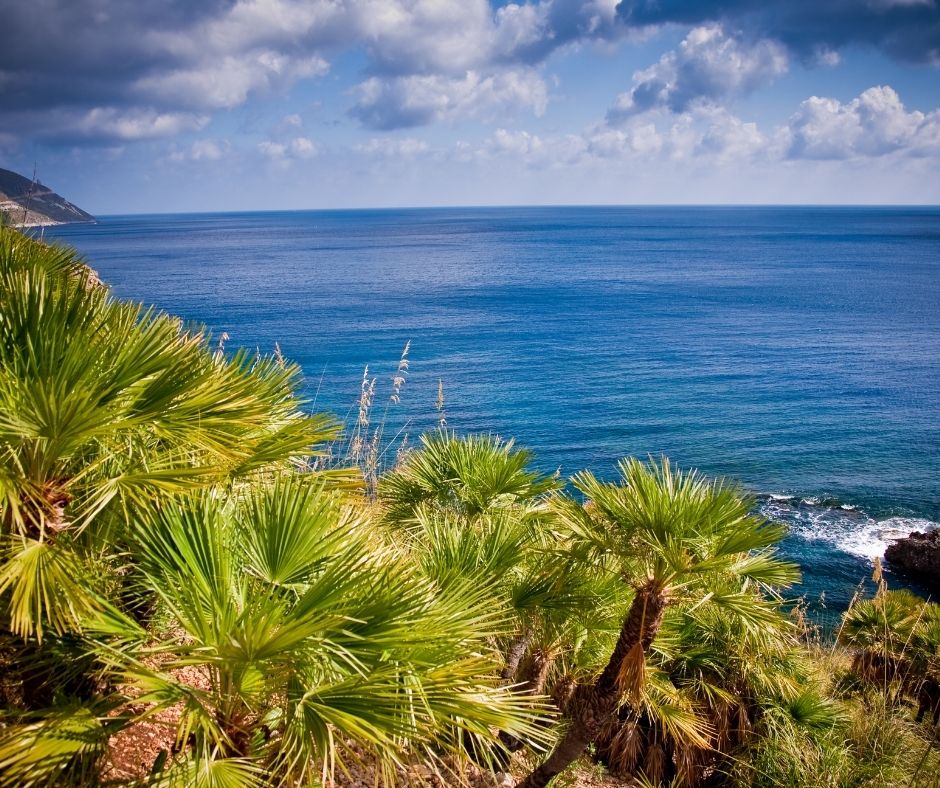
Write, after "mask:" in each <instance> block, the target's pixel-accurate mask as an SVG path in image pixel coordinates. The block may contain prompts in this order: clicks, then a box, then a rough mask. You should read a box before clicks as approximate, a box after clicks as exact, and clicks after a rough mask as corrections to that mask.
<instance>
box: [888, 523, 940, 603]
mask: <svg viewBox="0 0 940 788" xmlns="http://www.w3.org/2000/svg"><path fill="white" fill-rule="evenodd" d="M885 561H886V562H887V563H888V564H889V565H890V566H891V568H892V569H894V570H896V571H897V572H900V573H901V574H905V575H908V576H910V577H911V578H913V579H915V580H917V581H919V582H920V583H923V584H924V585H926V586H928V587H929V588H932V589H937V590H940V530H936V531H929V532H927V533H924V532H922V531H914V532H913V533H911V534H910V535H909V536H906V537H904V538H903V539H898V540H896V541H895V542H894V544H891V545H889V546H888V547H887V549H886V550H885Z"/></svg>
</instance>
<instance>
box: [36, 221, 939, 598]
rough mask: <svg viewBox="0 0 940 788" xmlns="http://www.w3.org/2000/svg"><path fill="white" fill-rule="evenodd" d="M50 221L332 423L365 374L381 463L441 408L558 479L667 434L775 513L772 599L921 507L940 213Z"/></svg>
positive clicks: (836, 564) (650, 447) (935, 340)
mask: <svg viewBox="0 0 940 788" xmlns="http://www.w3.org/2000/svg"><path fill="white" fill-rule="evenodd" d="M44 232H45V236H46V237H47V238H49V239H52V240H56V241H62V242H65V243H67V244H70V245H72V246H74V247H76V248H77V249H78V250H80V252H81V253H82V254H83V255H84V256H85V257H86V258H87V260H88V262H89V264H90V265H91V266H92V267H93V268H94V269H96V270H97V271H98V273H99V274H100V276H101V277H102V278H103V279H104V280H105V281H106V282H107V283H109V284H110V285H111V286H112V287H113V289H114V291H115V292H116V293H117V294H118V295H120V296H122V297H126V298H132V299H136V300H139V301H142V302H144V303H146V304H148V305H150V304H152V305H155V306H156V307H158V308H159V309H162V310H166V311H168V312H171V313H174V314H177V315H180V316H182V317H184V318H185V319H186V320H188V321H192V322H195V323H199V324H204V325H205V326H206V327H207V328H208V329H209V330H210V331H211V332H212V334H213V342H222V341H224V344H225V347H226V348H228V349H231V348H234V347H236V346H246V347H249V348H253V349H254V348H257V349H259V350H260V351H261V352H265V353H269V352H272V351H273V350H274V348H275V347H276V346H277V347H278V348H279V349H280V352H282V353H283V354H284V355H285V356H286V357H287V358H289V359H291V360H293V361H296V362H297V363H299V364H300V365H301V367H302V369H303V371H304V376H305V384H304V391H303V394H304V395H305V397H306V398H307V400H308V407H309V408H311V409H315V410H323V411H328V412H331V413H333V414H335V416H336V417H337V419H339V420H340V421H343V422H345V423H347V424H351V423H353V422H354V421H355V419H356V417H357V413H358V411H357V407H358V406H357V401H358V398H359V395H360V392H361V387H362V382H363V376H364V375H365V376H366V378H367V380H368V381H371V380H372V379H373V378H374V379H375V391H374V404H373V407H372V414H371V418H372V425H373V427H375V426H376V425H378V424H384V425H385V427H384V431H383V446H384V448H383V458H384V460H385V461H388V462H390V461H392V460H393V459H394V455H395V453H397V451H398V449H399V448H400V447H401V444H402V442H403V441H407V443H406V445H414V443H415V442H416V441H417V439H418V436H419V435H420V433H421V432H423V431H426V430H429V429H434V428H435V427H436V426H437V424H438V423H439V421H440V419H441V418H442V417H443V418H444V419H445V420H446V424H447V426H448V427H449V428H451V429H454V430H456V431H458V432H461V433H467V432H486V433H497V434H499V435H501V436H504V437H514V438H515V439H516V442H517V444H518V445H520V446H524V447H527V448H529V449H531V450H532V451H533V452H534V453H535V458H536V460H535V461H536V464H537V465H538V467H540V468H542V469H543V470H545V471H546V472H555V471H556V470H557V471H560V473H561V474H562V475H564V476H568V475H570V474H571V473H573V472H575V471H578V470H580V469H585V468H587V469H590V470H592V471H594V472H595V473H596V474H598V475H599V476H603V477H613V476H614V475H615V474H616V463H617V461H618V459H620V458H622V457H626V456H630V455H636V456H641V457H645V456H647V455H654V456H659V455H667V456H669V457H670V458H671V459H672V460H674V461H675V462H676V463H678V464H680V465H681V466H684V467H696V468H698V469H700V470H701V471H702V472H704V473H706V474H709V475H712V476H722V477H728V478H731V479H735V480H737V481H738V482H739V483H740V484H741V485H742V486H743V487H744V488H745V489H747V490H748V491H750V492H751V493H752V494H753V495H754V496H756V507H757V508H758V509H759V511H760V512H761V513H762V514H764V515H765V516H767V517H768V518H772V519H775V520H781V521H784V522H786V523H787V524H788V525H789V527H790V532H789V536H788V537H787V538H786V540H785V541H784V543H783V546H782V549H783V552H784V553H785V555H787V556H788V557H790V558H792V559H793V560H796V561H798V562H799V563H800V564H801V566H802V569H803V582H802V584H801V585H800V586H799V587H798V588H796V589H794V590H793V591H791V594H794V595H796V594H802V595H805V596H806V598H807V600H808V601H809V604H810V606H811V608H812V609H813V610H815V611H816V612H817V614H819V615H823V616H824V611H831V612H832V614H833V615H835V614H836V613H837V612H838V611H839V610H840V609H842V608H844V607H845V605H847V604H848V602H849V600H850V599H851V597H852V596H853V594H854V593H856V590H857V589H858V588H859V584H860V583H861V582H862V581H864V580H865V579H866V578H868V577H869V576H870V575H871V573H872V561H873V560H874V559H875V558H877V557H879V556H881V555H882V553H883V551H884V548H885V546H886V544H887V543H888V542H889V541H890V539H892V538H896V537H898V536H902V535H906V534H907V533H910V532H911V531H912V530H929V529H932V528H934V527H936V526H937V524H938V521H940V208H931V207H926V208H922V207H890V208H880V207H871V208H869V207H865V208H857V207H845V208H839V207H538V208H518V207H513V208H436V209H408V210H346V211H340V210H336V211H300V212H263V213H261V212H259V213H225V214H208V213H206V214H185V215H184V214H179V215H134V216H104V217H101V218H100V221H99V223H98V224H94V225H68V226H61V227H55V228H47V229H46V230H45V231H44ZM406 343H410V345H409V350H408V369H407V379H406V381H405V383H404V385H403V387H402V389H401V391H400V395H399V397H398V400H399V401H397V402H396V401H394V399H395V398H394V397H393V393H394V391H393V386H392V377H393V376H394V375H395V374H396V370H397V369H398V367H399V362H400V358H401V354H402V351H403V349H404V347H405V345H406ZM366 368H367V370H368V371H367V372H366ZM439 391H442V393H443V410H440V409H439V408H438V395H439ZM888 580H889V583H890V584H891V585H893V586H902V585H905V584H906V583H905V581H904V580H903V578H898V577H894V576H891V575H889V576H888Z"/></svg>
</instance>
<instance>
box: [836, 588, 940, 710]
mask: <svg viewBox="0 0 940 788" xmlns="http://www.w3.org/2000/svg"><path fill="white" fill-rule="evenodd" d="M839 641H840V642H841V643H842V644H843V645H845V646H847V647H848V648H850V649H851V650H852V651H853V652H854V658H853V661H852V670H853V671H854V673H855V674H856V675H857V676H858V677H859V678H860V679H861V680H862V681H863V682H865V683H866V684H869V685H873V686H877V687H879V688H880V689H881V691H882V692H883V693H884V695H885V696H886V697H889V696H891V695H894V696H896V698H899V697H901V696H903V695H905V694H906V695H910V696H912V697H914V698H915V699H916V700H917V701H918V710H917V721H918V722H920V721H921V720H922V719H923V717H924V715H925V714H926V713H927V712H928V711H929V712H930V713H931V715H932V717H933V721H934V723H936V722H937V720H938V719H940V606H938V605H936V604H934V603H933V602H928V601H925V600H924V599H921V598H920V597H918V596H917V595H916V594H913V593H911V592H910V591H905V590H892V591H889V590H887V588H886V587H885V586H884V585H882V586H881V587H880V590H879V592H878V594H877V595H876V596H875V597H874V598H873V599H864V600H861V601H859V602H857V603H856V604H854V605H852V607H851V608H850V609H849V610H847V611H846V613H845V615H844V616H843V618H842V626H841V627H840V629H839Z"/></svg>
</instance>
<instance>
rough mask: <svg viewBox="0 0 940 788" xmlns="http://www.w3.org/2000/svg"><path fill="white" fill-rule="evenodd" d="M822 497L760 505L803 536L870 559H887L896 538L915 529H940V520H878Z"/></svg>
mask: <svg viewBox="0 0 940 788" xmlns="http://www.w3.org/2000/svg"><path fill="white" fill-rule="evenodd" d="M818 500H819V499H817V498H803V499H802V500H800V502H799V503H798V504H796V505H790V504H789V503H788V502H787V501H786V500H783V499H781V498H778V497H776V496H768V500H767V501H766V502H765V503H764V504H763V505H762V506H761V507H760V508H761V513H762V514H763V515H764V516H765V517H767V518H768V519H772V520H781V521H783V522H785V523H787V524H788V525H789V526H790V532H791V533H792V534H794V535H795V536H798V537H800V538H801V539H805V540H807V541H824V542H828V543H830V544H831V545H832V546H833V547H835V548H837V549H839V550H842V551H843V552H845V553H849V554H850V555H855V556H858V557H859V558H864V559H866V560H868V561H874V560H875V559H876V558H883V557H884V553H885V549H886V548H887V547H888V545H890V544H891V543H892V542H893V541H895V540H896V539H903V538H904V537H906V536H909V535H910V534H911V533H913V532H914V531H933V530H934V529H936V528H940V523H935V522H933V521H931V520H927V519H925V518H922V517H886V518H884V519H882V520H878V519H875V518H874V517H871V516H869V515H868V514H865V513H864V512H861V511H859V510H858V508H857V507H855V506H852V505H849V504H840V505H839V506H837V507H834V508H830V507H826V506H819V505H818ZM811 501H816V503H815V504H813V503H811Z"/></svg>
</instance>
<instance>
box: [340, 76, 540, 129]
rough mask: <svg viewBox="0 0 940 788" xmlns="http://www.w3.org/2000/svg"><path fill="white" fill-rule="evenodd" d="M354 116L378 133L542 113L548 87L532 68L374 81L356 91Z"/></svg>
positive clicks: (372, 79) (363, 83) (378, 79)
mask: <svg viewBox="0 0 940 788" xmlns="http://www.w3.org/2000/svg"><path fill="white" fill-rule="evenodd" d="M355 92H356V96H357V98H356V103H355V106H354V107H353V109H352V110H351V114H352V115H353V116H354V117H356V118H358V119H359V120H360V121H362V123H364V124H365V125H366V126H369V127H370V128H374V129H397V128H406V127H409V126H420V125H424V124H427V123H433V122H437V121H446V122H452V121H456V120H460V119H464V118H468V117H482V118H484V119H486V118H488V117H491V116H492V115H493V114H494V113H497V112H506V111H515V110H526V111H530V112H532V113H534V114H535V115H541V114H542V113H544V111H545V106H546V104H547V102H548V88H547V86H546V84H545V82H544V80H543V79H542V78H541V76H540V75H539V74H538V73H537V72H536V71H534V70H533V69H515V70H507V71H501V72H498V73H495V74H489V75H484V74H480V73H478V72H476V71H468V72H467V73H466V74H464V75H463V76H460V77H444V76H441V75H426V76H418V75H413V76H408V77H396V78H393V79H380V78H378V77H372V78H371V79H368V80H366V81H365V82H362V83H361V84H359V85H358V86H357V88H356V91H355Z"/></svg>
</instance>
